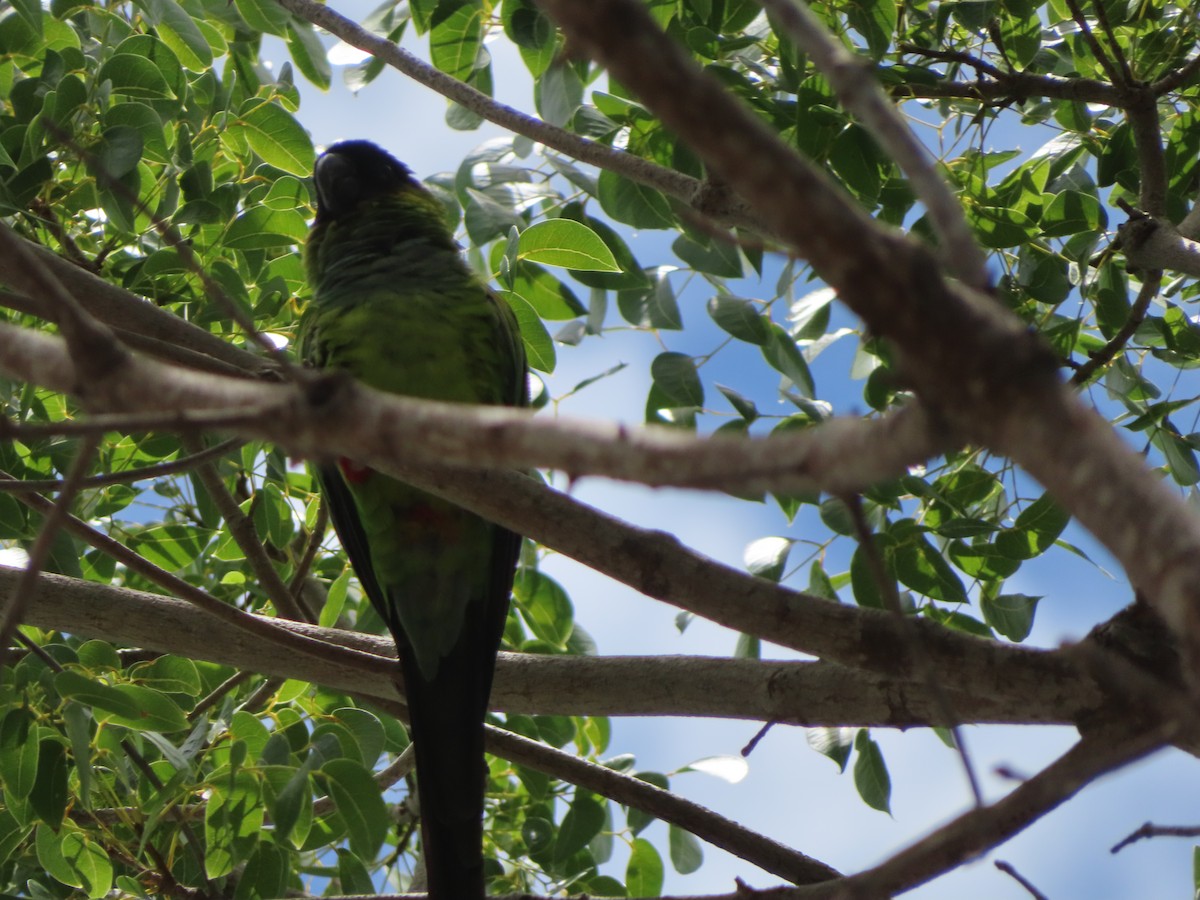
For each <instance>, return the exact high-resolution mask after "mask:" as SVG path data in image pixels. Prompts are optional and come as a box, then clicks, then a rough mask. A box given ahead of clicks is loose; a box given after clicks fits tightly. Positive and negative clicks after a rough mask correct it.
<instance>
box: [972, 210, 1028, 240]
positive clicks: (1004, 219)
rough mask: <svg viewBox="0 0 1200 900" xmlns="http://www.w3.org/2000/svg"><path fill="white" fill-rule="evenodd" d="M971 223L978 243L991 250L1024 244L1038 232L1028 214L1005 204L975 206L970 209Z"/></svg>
mask: <svg viewBox="0 0 1200 900" xmlns="http://www.w3.org/2000/svg"><path fill="white" fill-rule="evenodd" d="M970 213H971V224H972V225H974V226H975V236H976V237H977V238H978V239H979V243H980V244H982V245H983V246H984V247H987V248H988V249H991V250H1000V249H1003V248H1005V247H1016V246H1018V245H1020V244H1024V243H1025V242H1026V241H1028V240H1029V239H1030V238H1032V237H1033V236H1034V235H1035V234H1037V232H1038V227H1037V224H1036V223H1035V222H1033V221H1032V220H1031V219H1030V218H1029V216H1027V215H1025V213H1023V212H1021V211H1020V210H1016V209H1011V208H1009V207H1005V206H976V207H973V208H972V209H971V210H970Z"/></svg>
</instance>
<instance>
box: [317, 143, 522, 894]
mask: <svg viewBox="0 0 1200 900" xmlns="http://www.w3.org/2000/svg"><path fill="white" fill-rule="evenodd" d="M313 181H314V184H315V186H316V198H317V214H316V218H315V220H314V221H313V225H312V229H311V231H310V233H309V236H308V242H307V244H306V246H305V252H304V257H305V259H304V261H305V270H306V273H307V276H308V281H309V286H310V287H311V289H312V300H311V302H310V303H309V305H308V307H307V308H306V309H305V311H304V313H303V316H302V319H301V324H300V333H299V337H298V351H299V354H300V356H301V358H302V360H303V361H304V362H305V364H307V365H310V366H316V367H320V368H326V369H341V370H344V371H346V372H349V373H350V374H352V375H354V376H355V377H357V378H358V379H360V380H361V381H363V382H364V383H366V384H368V385H370V386H372V387H374V388H377V389H379V390H383V391H390V392H393V393H396V394H405V395H408V396H413V397H424V398H429V399H433V400H442V401H449V402H461V403H486V404H508V405H513V406H521V405H525V404H526V403H527V402H528V395H527V388H526V375H527V368H526V361H525V351H524V346H523V344H522V342H521V335H520V332H519V330H518V327H517V321H516V318H515V316H514V315H513V313H512V310H511V309H510V308H509V306H508V304H507V303H505V302H504V301H503V300H502V299H500V298H498V297H496V295H495V294H493V293H492V292H491V291H490V290H488V288H487V287H486V286H485V285H484V284H483V282H482V281H480V279H479V278H478V277H477V276H476V275H475V274H474V273H473V272H472V271H471V269H470V268H468V266H467V264H466V262H465V261H464V260H463V259H462V257H461V255H460V248H459V246H458V244H457V243H456V242H455V240H454V236H453V234H452V233H451V231H450V229H449V227H448V226H447V224H446V221H445V216H444V207H443V205H442V204H441V203H440V202H439V201H438V200H437V199H436V198H435V197H434V196H433V195H432V194H431V193H430V192H429V191H428V190H427V189H425V188H424V187H423V186H422V185H421V184H420V183H419V182H418V181H417V180H416V179H415V178H414V177H413V174H412V172H411V171H410V170H409V169H408V168H407V167H406V166H405V165H404V164H403V163H401V162H399V161H398V160H396V159H394V158H393V157H392V156H391V155H389V154H388V153H387V152H385V151H384V150H382V149H380V148H379V147H377V146H375V145H374V144H371V143H369V142H367V141H344V142H341V143H337V144H334V145H333V146H331V147H330V148H329V149H328V150H327V151H326V152H325V153H324V154H323V155H321V156H320V157H319V158H318V159H317V162H316V167H315V169H314V171H313ZM317 478H318V481H319V482H320V487H321V492H322V494H323V496H324V500H325V502H326V503H327V504H328V505H329V509H330V513H331V518H332V520H333V524H334V527H335V529H336V530H337V533H338V536H339V537H340V538H341V541H342V545H343V546H344V547H345V548H346V552H347V553H348V554H349V556H350V562H351V563H352V565H353V566H354V571H355V572H356V574H357V575H358V579H359V581H360V582H361V583H362V586H363V590H364V591H365V592H366V594H367V596H368V598H369V599H370V601H371V603H372V604H373V606H374V607H375V609H376V610H377V611H378V613H379V615H380V616H381V617H382V618H383V620H384V622H386V623H387V626H388V628H389V629H390V630H391V633H392V635H393V637H394V638H395V640H396V647H397V650H398V653H399V656H400V668H401V672H402V674H403V682H404V689H405V694H406V697H407V702H408V710H409V718H410V725H411V734H412V739H413V741H414V743H415V745H416V759H417V787H418V797H419V800H420V810H421V835H422V843H423V847H424V854H425V866H426V872H427V878H428V889H429V896H430V898H431V900H477V898H482V897H483V895H484V880H483V858H482V847H481V843H482V839H483V824H482V823H483V793H484V783H485V781H484V779H485V770H484V760H483V719H484V715H485V713H486V711H487V703H488V694H489V693H490V691H491V685H492V672H493V669H494V666H495V662H496V652H497V649H498V647H499V644H500V638H501V634H502V632H503V630H504V623H505V618H506V616H507V612H508V602H509V594H510V591H511V589H512V583H513V575H514V571H515V568H516V564H517V556H518V553H519V550H520V542H521V538H520V537H519V536H518V535H516V534H514V533H512V532H510V531H507V530H505V529H503V528H501V527H499V526H497V525H494V524H492V523H490V522H487V521H486V520H484V519H481V518H479V517H478V516H476V515H473V514H472V513H469V512H466V511H464V510H462V509H460V508H459V507H457V506H454V505H453V504H450V503H447V502H445V501H443V500H440V499H438V498H436V497H433V496H431V495H430V494H427V493H424V492H422V491H419V490H416V489H415V488H412V487H409V486H408V485H406V484H404V483H402V482H399V481H396V480H395V479H392V478H389V477H387V476H385V475H382V474H380V473H378V472H375V471H372V470H371V469H369V468H366V467H364V466H362V465H360V464H357V463H355V462H354V461H352V460H346V459H343V460H339V461H337V462H336V463H329V464H322V465H320V466H319V467H318V468H317Z"/></svg>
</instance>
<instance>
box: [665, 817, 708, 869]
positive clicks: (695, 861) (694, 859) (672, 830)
mask: <svg viewBox="0 0 1200 900" xmlns="http://www.w3.org/2000/svg"><path fill="white" fill-rule="evenodd" d="M667 844H668V846H669V848H670V852H671V865H672V866H674V867H675V871H676V872H678V873H679V874H680V875H691V874H692V873H693V872H695V871H696V870H698V869H699V868H700V866H701V865H703V864H704V851H703V850H702V849H701V848H700V842H699V841H698V840H696V836H695V835H694V834H691V833H690V832H687V831H684V830H683V829H682V828H680V827H679V826H678V825H670V826H668V828H667Z"/></svg>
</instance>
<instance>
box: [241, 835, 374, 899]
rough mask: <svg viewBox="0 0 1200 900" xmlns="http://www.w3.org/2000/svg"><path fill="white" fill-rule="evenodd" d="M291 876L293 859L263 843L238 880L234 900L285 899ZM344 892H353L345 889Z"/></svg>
mask: <svg viewBox="0 0 1200 900" xmlns="http://www.w3.org/2000/svg"><path fill="white" fill-rule="evenodd" d="M290 875H291V859H290V858H289V857H288V855H287V854H286V853H285V852H284V851H283V850H281V849H280V848H279V847H278V846H277V845H275V844H272V843H270V842H269V841H261V842H260V843H259V844H258V846H257V847H255V848H254V852H253V853H251V854H250V858H249V859H248V860H246V865H245V868H243V869H242V872H241V876H240V877H239V878H238V880H237V890H236V891H234V894H233V900H258V898H260V897H285V896H287V893H288V890H287V888H288V881H289V877H290ZM343 890H352V888H347V887H345V885H344V883H343Z"/></svg>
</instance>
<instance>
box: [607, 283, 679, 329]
mask: <svg viewBox="0 0 1200 900" xmlns="http://www.w3.org/2000/svg"><path fill="white" fill-rule="evenodd" d="M667 275H668V273H667V272H663V271H659V272H656V273H655V277H654V280H653V282H652V283H651V284H650V285H649V286H647V287H645V288H638V289H635V290H623V291H620V292H618V294H617V309H618V310H620V312H621V317H622V318H623V319H624V320H625V321H626V322H628V323H629V324H630V325H635V326H638V327H640V328H662V329H669V330H672V331H677V330H679V329H682V328H683V318H682V316H681V315H680V312H679V304H678V303H677V302H676V300H675V291H674V289H673V288H672V287H671V280H670V279H669V278H668V277H667Z"/></svg>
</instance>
